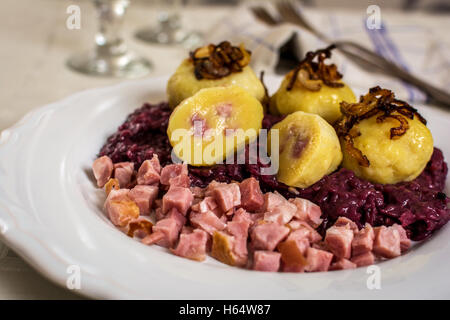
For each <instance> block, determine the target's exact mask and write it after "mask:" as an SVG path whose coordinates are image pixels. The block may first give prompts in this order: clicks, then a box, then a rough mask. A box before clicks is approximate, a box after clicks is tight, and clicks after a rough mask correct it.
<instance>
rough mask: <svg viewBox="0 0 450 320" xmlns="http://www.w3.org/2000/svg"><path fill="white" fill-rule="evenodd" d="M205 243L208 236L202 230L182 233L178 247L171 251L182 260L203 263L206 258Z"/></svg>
mask: <svg viewBox="0 0 450 320" xmlns="http://www.w3.org/2000/svg"><path fill="white" fill-rule="evenodd" d="M207 241H208V235H207V233H206V232H205V231H203V230H200V229H195V230H193V231H192V232H184V233H183V232H182V233H181V235H180V241H179V242H178V246H177V247H176V249H171V251H172V252H173V253H174V254H176V255H177V256H180V257H183V258H187V259H191V260H196V261H203V260H205V258H206V243H207Z"/></svg>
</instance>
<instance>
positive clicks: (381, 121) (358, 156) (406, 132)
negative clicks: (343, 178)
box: [338, 88, 433, 184]
mask: <svg viewBox="0 0 450 320" xmlns="http://www.w3.org/2000/svg"><path fill="white" fill-rule="evenodd" d="M377 95H379V96H378V98H376V99H378V100H372V101H371V105H370V107H368V106H367V105H366V104H364V103H362V104H361V103H359V104H344V105H343V108H344V110H345V112H348V115H347V116H346V117H344V119H343V120H342V121H341V123H340V124H339V126H338V132H341V133H340V137H341V143H342V150H343V154H344V160H343V163H342V166H343V167H345V168H347V169H349V170H352V171H353V172H354V173H355V174H356V175H357V176H358V177H360V178H363V179H366V180H368V181H371V182H373V183H381V184H395V183H398V182H401V181H411V180H413V179H415V178H416V177H417V176H418V175H419V174H420V173H421V172H422V171H423V170H424V168H425V166H426V165H427V163H428V161H429V160H430V158H431V156H432V153H433V137H432V135H431V132H430V130H429V129H428V128H427V126H426V125H425V123H426V122H425V120H424V119H423V118H422V117H421V116H420V115H419V114H418V113H417V112H416V111H415V109H413V108H411V107H410V106H409V105H407V104H406V103H404V102H401V101H398V100H395V101H394V95H393V94H392V93H391V92H390V91H388V90H384V89H379V88H373V89H371V93H369V94H368V95H367V96H366V99H367V98H368V97H369V96H372V97H374V96H377ZM381 97H382V98H383V100H384V102H382V99H381ZM367 108H368V109H367ZM377 109H378V110H379V111H378V112H375V111H377ZM388 110H390V111H388ZM361 112H363V113H367V112H371V113H372V114H374V115H373V116H370V117H368V118H365V116H364V115H363V114H360V115H358V116H353V117H354V118H353V119H352V118H351V117H352V116H351V114H352V113H361ZM358 117H359V118H360V119H361V118H362V120H357V118H358ZM355 120H356V121H357V124H356V125H354V126H353V127H352V128H350V129H349V127H350V126H349V125H348V124H349V123H350V122H355ZM344 127H347V128H345V129H344Z"/></svg>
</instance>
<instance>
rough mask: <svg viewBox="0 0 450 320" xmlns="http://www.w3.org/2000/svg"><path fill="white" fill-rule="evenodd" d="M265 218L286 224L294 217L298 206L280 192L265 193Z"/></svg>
mask: <svg viewBox="0 0 450 320" xmlns="http://www.w3.org/2000/svg"><path fill="white" fill-rule="evenodd" d="M264 200H265V204H264V209H265V214H264V220H266V221H271V222H276V223H278V224H281V225H285V224H286V223H288V222H289V221H291V219H292V218H293V217H294V215H295V213H296V211H297V207H296V206H295V205H294V204H292V203H291V202H289V201H287V200H286V199H285V198H284V197H283V196H282V195H280V194H278V193H271V192H268V193H266V194H265V195H264Z"/></svg>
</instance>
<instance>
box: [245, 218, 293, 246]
mask: <svg viewBox="0 0 450 320" xmlns="http://www.w3.org/2000/svg"><path fill="white" fill-rule="evenodd" d="M288 234H289V228H288V227H285V226H281V225H279V224H277V223H272V222H268V223H262V224H259V225H257V226H256V227H254V228H253V230H252V232H251V239H252V245H253V248H254V249H255V250H267V251H273V250H274V249H275V248H276V247H277V245H278V244H279V243H280V242H281V241H282V240H283V239H285V238H286V237H287V235H288Z"/></svg>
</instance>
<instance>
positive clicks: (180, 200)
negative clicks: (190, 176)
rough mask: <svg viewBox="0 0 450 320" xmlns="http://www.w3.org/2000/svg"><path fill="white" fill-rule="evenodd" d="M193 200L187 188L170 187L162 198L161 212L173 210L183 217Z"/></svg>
mask: <svg viewBox="0 0 450 320" xmlns="http://www.w3.org/2000/svg"><path fill="white" fill-rule="evenodd" d="M193 199H194V196H193V195H192V192H191V190H190V189H189V188H183V187H171V188H169V191H167V192H166V194H165V195H164V196H163V198H162V211H163V213H166V212H168V211H169V210H170V209H172V208H175V209H177V210H178V211H179V212H180V213H182V214H183V215H186V213H187V211H188V210H189V208H190V207H191V205H192V200H193Z"/></svg>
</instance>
